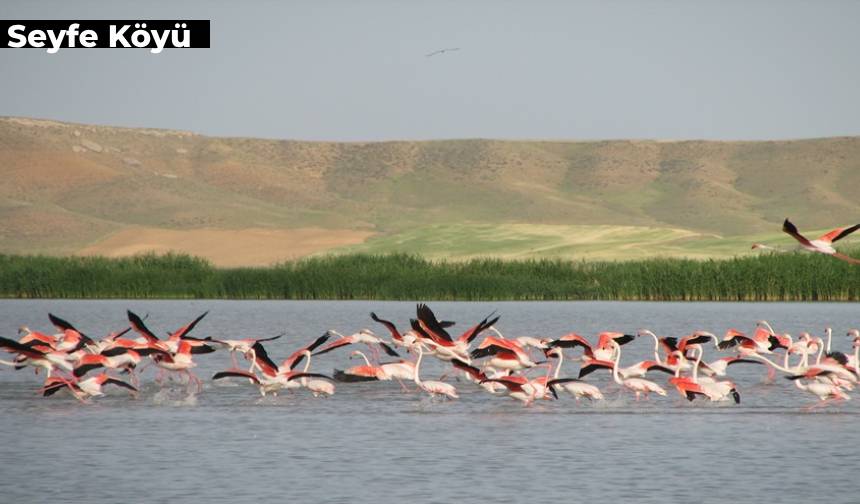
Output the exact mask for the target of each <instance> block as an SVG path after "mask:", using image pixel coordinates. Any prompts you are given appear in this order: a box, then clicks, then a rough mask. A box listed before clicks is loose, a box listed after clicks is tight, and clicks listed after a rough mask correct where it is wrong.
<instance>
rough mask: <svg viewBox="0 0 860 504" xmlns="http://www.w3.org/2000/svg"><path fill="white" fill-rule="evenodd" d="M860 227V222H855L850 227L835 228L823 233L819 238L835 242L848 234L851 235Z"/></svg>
mask: <svg viewBox="0 0 860 504" xmlns="http://www.w3.org/2000/svg"><path fill="white" fill-rule="evenodd" d="M858 229H860V224H855V225H853V226H850V227H841V228H837V229H834V230H833V231H830V232H829V233H825V234H823V235H821V237H820V238H818V239H819V240H821V241H823V242H827V243H834V242H838V241H839V240H841V239H842V238H845V237H846V236H848V235H850V234H851V233H853V232H854V231H857V230H858Z"/></svg>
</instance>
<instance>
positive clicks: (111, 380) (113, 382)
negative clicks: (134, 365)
mask: <svg viewBox="0 0 860 504" xmlns="http://www.w3.org/2000/svg"><path fill="white" fill-rule="evenodd" d="M107 384H111V385H116V386H117V387H122V388H127V389H129V390H131V391H132V392H137V387H135V386H133V385H131V384H129V383H126V382H124V381H122V380H117V379H116V378H108V379H107V380H105V382H104V383H103V385H107Z"/></svg>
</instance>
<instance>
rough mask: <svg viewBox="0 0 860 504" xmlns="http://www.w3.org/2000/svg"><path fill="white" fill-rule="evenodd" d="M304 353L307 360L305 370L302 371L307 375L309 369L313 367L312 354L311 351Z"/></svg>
mask: <svg viewBox="0 0 860 504" xmlns="http://www.w3.org/2000/svg"><path fill="white" fill-rule="evenodd" d="M302 353H303V354H305V359H306V362H305V368H304V369H303V370H302V373H307V372H308V369H309V368H310V367H311V352H310V350H305V351H304V352H302Z"/></svg>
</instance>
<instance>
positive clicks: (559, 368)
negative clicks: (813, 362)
mask: <svg viewBox="0 0 860 504" xmlns="http://www.w3.org/2000/svg"><path fill="white" fill-rule="evenodd" d="M560 353H561V355H559V356H558V365H557V366H556V367H555V374H553V375H552V379H553V380H555V379H557V378H558V375H559V373H561V365H562V364H564V362H563V361H564V353H563V352H560ZM854 354H855V355H856V354H857V352H856V351H855V352H854ZM854 360H857V359H856V357H855V359H854Z"/></svg>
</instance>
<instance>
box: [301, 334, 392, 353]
mask: <svg viewBox="0 0 860 504" xmlns="http://www.w3.org/2000/svg"><path fill="white" fill-rule="evenodd" d="M328 332H329V334H332V335H334V336H337V337H338V338H339V339H337V340H335V341H333V342H331V343H329V344H328V345H326V346H324V347H322V348H320V349H319V350H318V351H317V352H315V353H314V356H315V357H316V356H318V355H322V354H325V353H328V352H331V351H332V350H335V349H338V348H341V347H344V346H347V345H353V344H356V343H364V344H365V345H367V347H368V348H370V350H371V352H373V356H374V358H375V359H378V358H379V350H378V349H377V347H376V346H374V345H377V346H378V347H379V348H382V349H383V350H385V353H387V354H388V355H390V356H392V357H400V354H398V353H397V352H396V351H395V350H394V349H393V348H391V347H390V346H388V344H386V343H385V341H384V340H383V339H382V338H380V337H379V336H377V335H375V334H373V331H371V330H370V329H362V330H361V331H359V332H357V333H355V334H351V335H349V336H344V335H342V334H340V333H339V332H337V331H334V330H329V331H328Z"/></svg>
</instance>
